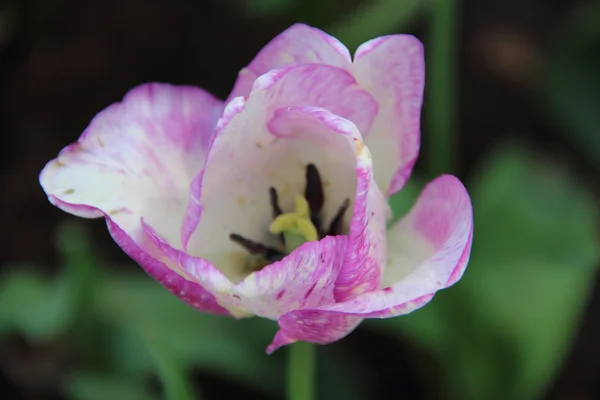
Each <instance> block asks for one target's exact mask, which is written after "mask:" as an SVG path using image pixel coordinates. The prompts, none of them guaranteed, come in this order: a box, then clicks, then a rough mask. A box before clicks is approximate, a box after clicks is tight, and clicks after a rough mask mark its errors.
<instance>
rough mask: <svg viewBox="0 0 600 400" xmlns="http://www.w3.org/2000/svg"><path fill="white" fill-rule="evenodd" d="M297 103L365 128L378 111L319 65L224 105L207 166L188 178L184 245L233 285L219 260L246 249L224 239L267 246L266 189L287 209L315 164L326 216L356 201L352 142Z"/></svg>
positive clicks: (270, 79)
mask: <svg viewBox="0 0 600 400" xmlns="http://www.w3.org/2000/svg"><path fill="white" fill-rule="evenodd" d="M324 80H326V81H327V82H329V85H325V84H324V83H323V82H324ZM331 88H334V90H332V89H331ZM294 104H296V106H293V105H294ZM302 104H308V105H310V104H317V105H319V104H322V105H324V106H328V107H330V108H331V109H333V110H337V112H339V113H340V114H350V115H354V116H355V118H356V119H358V120H361V121H363V125H370V120H371V119H372V118H373V116H374V115H375V113H376V105H375V104H374V103H373V101H372V98H371V96H370V95H369V94H368V93H366V92H364V91H363V90H361V89H360V88H358V86H357V85H356V82H355V81H354V79H353V78H352V77H351V76H350V75H349V74H348V73H347V72H346V71H343V70H340V69H337V68H334V67H329V66H325V65H303V66H299V67H292V68H288V69H285V70H275V71H271V72H269V73H268V74H266V75H263V76H262V77H261V78H259V79H258V80H257V81H256V82H255V85H254V89H253V92H252V94H251V95H250V97H249V98H248V100H247V101H246V102H245V103H244V101H243V99H242V98H236V99H234V100H233V101H232V102H231V103H230V104H229V105H228V106H227V108H226V111H225V113H224V117H223V118H222V119H221V120H220V121H219V124H218V126H217V129H216V134H215V137H214V141H213V143H212V146H211V150H210V152H209V155H208V158H207V162H206V165H205V167H204V169H203V170H202V172H201V173H200V174H199V176H197V177H196V179H194V183H193V185H192V188H191V193H190V198H191V201H190V208H189V209H188V213H187V217H186V227H187V228H186V230H187V231H188V232H193V233H192V234H191V236H190V240H189V242H188V244H187V247H186V248H187V250H188V251H189V252H190V253H191V254H192V255H194V256H197V257H201V258H204V259H206V260H208V261H210V262H213V263H214V264H215V265H217V266H218V267H219V269H220V270H221V271H222V272H223V273H224V274H225V275H226V276H227V277H228V278H229V279H231V280H232V281H233V282H235V283H237V282H239V281H241V280H242V279H243V278H244V276H245V275H247V273H243V271H240V270H239V267H236V268H231V267H230V265H229V264H228V263H227V262H225V261H231V259H232V257H233V258H237V259H238V260H239V259H240V258H243V256H244V255H245V254H246V252H245V250H243V249H242V248H241V247H239V245H237V244H236V243H233V242H232V241H231V240H230V239H229V235H230V234H231V233H237V234H240V235H242V236H244V237H247V238H250V239H252V240H255V241H260V242H263V243H266V244H268V243H269V242H273V240H274V237H273V236H272V235H270V234H269V233H268V225H269V223H270V221H271V219H272V216H271V213H272V210H271V207H270V204H269V196H268V193H269V188H270V187H275V188H276V189H277V191H278V194H279V203H280V205H281V207H282V209H284V210H290V209H293V205H294V198H295V196H296V195H297V194H302V193H303V192H304V187H305V174H306V166H307V165H308V164H309V163H314V164H315V165H316V166H317V168H318V169H319V171H320V172H321V175H322V177H323V179H324V181H325V182H324V185H325V188H326V189H325V190H326V193H325V195H326V196H327V201H326V203H325V209H324V214H325V215H324V217H325V218H333V216H334V215H335V213H336V212H337V209H338V208H339V206H340V205H341V204H342V202H343V201H344V199H346V198H350V199H351V200H352V199H354V197H355V190H356V172H357V169H356V168H357V167H356V155H355V152H356V146H355V144H354V139H353V138H350V137H347V135H344V134H343V132H339V131H336V129H337V128H336V126H335V124H336V123H337V122H336V123H332V125H331V126H329V125H327V123H324V122H323V121H320V120H319V118H320V117H318V116H317V114H319V113H321V112H322V111H323V112H324V110H322V109H319V108H318V107H312V109H314V113H312V112H311V111H308V109H309V108H310V107H308V108H307V110H305V111H302V110H301V109H302V106H301V105H302ZM326 113H327V115H331V116H332V117H333V114H332V113H330V112H326ZM300 115H302V116H300ZM286 118H287V119H290V121H289V126H288V127H286V129H287V130H288V131H289V132H288V131H281V130H279V128H278V127H281V126H282V125H286V124H287V123H286V124H282V123H281V121H283V119H286ZM335 119H336V121H339V123H340V124H342V125H343V124H349V125H352V129H353V132H354V133H352V135H354V136H360V134H359V133H358V131H356V126H354V125H353V124H351V123H350V122H348V121H346V120H344V119H343V118H340V117H338V116H335ZM277 121H280V122H277ZM332 121H333V119H332ZM341 121H343V123H342V122H341ZM361 143H362V142H361ZM224 182H227V184H224ZM196 226H197V229H196V230H194V229H193V228H195V227H196ZM234 254H235V255H236V256H233V255H234ZM237 265H238V266H239V262H238V263H237Z"/></svg>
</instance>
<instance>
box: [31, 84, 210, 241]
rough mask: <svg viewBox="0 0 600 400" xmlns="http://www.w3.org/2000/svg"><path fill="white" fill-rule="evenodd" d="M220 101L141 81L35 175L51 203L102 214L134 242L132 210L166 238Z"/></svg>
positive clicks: (138, 236) (136, 229)
mask: <svg viewBox="0 0 600 400" xmlns="http://www.w3.org/2000/svg"><path fill="white" fill-rule="evenodd" d="M221 111H222V103H221V102H220V101H218V100H216V99H215V98H213V97H212V96H211V95H210V94H208V93H206V92H204V91H203V90H201V89H198V88H194V87H177V86H170V85H166V84H146V85H141V86H139V87H137V88H135V89H133V90H131V91H130V92H129V93H127V95H126V96H125V97H124V99H123V101H122V102H121V103H117V104H113V105H111V106H109V107H108V108H106V109H105V110H103V111H102V112H100V113H99V114H98V115H97V116H96V117H95V118H94V119H93V120H92V122H91V123H90V125H89V126H88V127H87V129H86V130H85V132H84V133H83V134H82V135H81V137H80V138H79V140H78V141H77V142H75V143H73V144H71V145H70V146H68V147H66V148H65V149H64V150H63V151H61V152H60V154H59V155H58V157H57V158H56V159H55V160H52V161H50V162H49V163H48V164H47V165H46V167H45V168H44V169H43V171H42V172H41V174H40V184H41V185H42V187H43V189H44V191H45V192H46V194H47V195H48V197H49V199H50V201H51V202H53V203H54V204H55V205H56V206H58V207H60V208H62V209H63V210H65V211H67V212H71V213H73V214H75V215H78V216H82V217H99V216H102V215H108V216H110V218H111V220H112V221H113V222H114V223H115V224H117V225H118V226H119V227H120V228H121V229H123V230H124V231H125V232H127V234H128V235H129V236H131V237H132V238H133V239H134V240H135V241H136V242H138V243H139V242H140V241H141V240H142V237H143V234H142V231H141V229H140V224H139V221H140V217H142V216H143V217H144V218H146V219H147V220H149V221H151V222H152V224H153V226H155V227H156V228H157V229H159V230H160V231H161V234H162V235H164V236H166V237H168V238H169V240H172V241H173V242H174V243H179V231H180V225H181V222H182V220H183V215H184V212H185V209H186V203H187V192H188V186H189V183H190V182H191V180H192V178H193V176H194V174H195V173H196V172H197V171H198V170H199V169H200V168H201V167H202V165H203V163H204V159H205V155H206V151H207V146H208V142H209V140H210V137H211V135H212V132H213V130H214V127H215V124H216V122H217V119H218V117H219V115H220V114H221Z"/></svg>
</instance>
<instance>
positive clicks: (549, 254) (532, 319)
mask: <svg viewBox="0 0 600 400" xmlns="http://www.w3.org/2000/svg"><path fill="white" fill-rule="evenodd" d="M414 186H415V183H414V182H413V183H412V186H411V187H409V188H408V189H407V190H404V191H403V192H402V193H401V194H400V195H399V196H397V197H396V198H395V199H393V202H394V203H393V204H394V205H396V209H397V210H398V211H399V210H401V212H402V211H405V210H406V209H407V204H410V203H412V202H413V201H414V199H415V198H416V195H417V193H418V190H417V189H416V188H415V187H414ZM468 187H469V191H470V194H471V196H472V201H473V207H474V215H475V235H474V242H473V250H472V253H471V260H470V262H469V266H468V268H467V272H466V274H465V276H464V277H463V279H462V280H461V281H460V282H459V283H458V284H457V285H456V286H455V287H453V288H451V289H449V290H445V291H442V292H441V293H439V294H438V295H437V296H436V297H435V298H434V300H433V302H432V303H431V304H430V305H428V306H426V307H425V308H424V309H422V310H419V311H418V312H415V313H413V314H411V315H409V316H406V317H404V318H397V319H394V320H390V321H385V322H376V323H373V324H372V327H374V328H376V329H381V330H383V331H384V332H388V333H392V332H397V333H398V334H400V335H406V336H408V337H410V338H411V339H412V340H413V341H414V343H415V344H416V345H418V346H421V347H423V348H424V350H426V351H428V352H431V353H432V354H433V355H434V356H435V358H436V359H437V360H438V361H439V363H440V367H441V370H442V375H443V376H442V378H443V380H444V381H445V385H444V386H442V392H441V393H434V394H433V395H434V398H437V397H438V396H441V394H442V393H445V394H444V396H443V398H451V399H515V400H519V399H536V398H539V397H540V395H541V394H542V392H543V390H544V389H545V388H546V387H547V385H548V384H549V383H550V382H551V380H552V378H553V377H554V375H555V374H556V372H557V369H558V367H559V366H560V365H561V362H562V361H563V360H564V357H565V355H566V353H567V351H568V349H569V345H570V344H571V341H572V339H573V334H574V332H575V330H576V329H577V327H578V323H579V318H580V316H581V315H582V312H583V310H584V308H585V304H586V300H587V299H588V296H589V294H590V289H591V285H592V284H593V282H594V279H593V278H594V276H595V273H596V267H597V266H598V262H599V261H600V247H599V245H600V239H599V237H598V233H599V232H600V230H599V226H598V208H597V205H596V202H595V199H594V198H593V197H592V196H591V195H590V193H589V192H587V190H586V189H585V187H584V186H583V185H581V184H579V183H578V182H576V181H574V177H573V175H570V174H569V173H567V172H566V171H565V167H561V166H559V165H556V164H555V163H552V162H551V161H550V160H548V159H544V158H542V157H541V156H539V155H538V154H537V153H535V152H533V151H530V150H528V149H526V148H524V147H518V146H514V145H510V146H503V147H501V148H500V149H498V150H496V153H495V154H493V155H491V156H490V158H489V159H488V162H487V163H486V165H484V166H483V167H482V168H481V169H480V171H479V173H478V176H476V178H475V181H474V182H473V183H472V184H471V185H469V186H468ZM427 369H428V371H431V366H430V365H428V366H427ZM425 372H427V371H425ZM430 378H432V377H430Z"/></svg>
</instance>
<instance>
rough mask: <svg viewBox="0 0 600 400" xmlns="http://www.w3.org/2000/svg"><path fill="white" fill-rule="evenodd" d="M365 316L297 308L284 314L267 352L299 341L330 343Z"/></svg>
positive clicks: (343, 335) (338, 338)
mask: <svg viewBox="0 0 600 400" xmlns="http://www.w3.org/2000/svg"><path fill="white" fill-rule="evenodd" d="M362 320H363V318H360V317H354V316H351V315H342V314H331V313H323V311H320V310H296V311H292V312H290V313H287V314H285V315H283V316H282V317H281V318H280V319H279V321H277V322H278V324H279V331H278V332H277V334H275V337H274V338H273V341H272V342H271V344H270V345H269V346H268V347H267V354H271V353H273V352H274V351H275V350H277V349H278V348H280V347H282V346H286V345H288V344H292V343H295V342H298V341H303V342H310V343H318V344H329V343H333V342H336V341H338V340H340V339H342V338H343V337H345V336H347V335H348V334H349V333H350V332H352V331H353V330H354V329H356V327H357V326H358V325H359V324H360V323H361V322H362Z"/></svg>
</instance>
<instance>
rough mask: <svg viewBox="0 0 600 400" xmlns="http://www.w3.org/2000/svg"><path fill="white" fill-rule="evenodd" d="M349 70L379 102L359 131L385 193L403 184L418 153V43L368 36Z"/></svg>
mask: <svg viewBox="0 0 600 400" xmlns="http://www.w3.org/2000/svg"><path fill="white" fill-rule="evenodd" d="M352 72H353V73H354V76H355V77H356V79H357V81H358V82H359V83H360V85H361V86H362V87H364V88H365V89H367V90H368V91H369V92H370V93H371V94H372V95H373V96H374V97H375V99H376V100H377V102H378V104H379V114H378V115H377V118H376V119H375V123H374V124H373V128H372V129H371V131H370V132H369V133H368V134H365V135H364V136H365V143H366V144H367V146H369V149H370V150H371V153H372V154H373V164H374V166H375V181H376V182H377V184H378V185H379V187H380V188H381V190H382V191H383V192H384V193H385V194H386V195H388V196H390V195H392V194H394V193H396V192H397V191H399V190H400V189H402V187H403V186H404V184H405V183H406V181H407V180H408V177H409V175H410V173H411V171H412V168H413V165H414V163H415V161H416V160H417V156H418V154H419V146H420V119H421V104H422V101H423V88H424V85H425V60H424V56H423V45H422V44H421V42H420V41H419V40H418V39H417V38H415V37H413V36H409V35H391V36H383V37H380V38H377V39H373V40H370V41H368V42H366V43H364V44H362V45H361V46H360V47H359V48H358V50H357V51H356V54H355V56H354V64H353V65H352Z"/></svg>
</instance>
